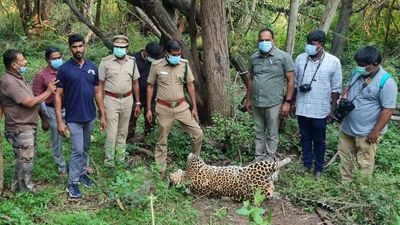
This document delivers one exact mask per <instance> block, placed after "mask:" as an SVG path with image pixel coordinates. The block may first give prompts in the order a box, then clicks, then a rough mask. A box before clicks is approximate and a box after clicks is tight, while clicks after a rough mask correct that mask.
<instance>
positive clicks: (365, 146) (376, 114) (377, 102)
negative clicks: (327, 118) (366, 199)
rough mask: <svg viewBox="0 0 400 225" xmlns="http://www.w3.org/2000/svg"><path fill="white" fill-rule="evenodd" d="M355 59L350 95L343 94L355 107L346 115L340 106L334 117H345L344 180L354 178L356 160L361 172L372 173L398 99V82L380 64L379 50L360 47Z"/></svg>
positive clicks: (342, 137) (342, 139) (341, 141)
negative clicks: (382, 137) (355, 65)
mask: <svg viewBox="0 0 400 225" xmlns="http://www.w3.org/2000/svg"><path fill="white" fill-rule="evenodd" d="M354 60H355V61H356V63H357V67H356V68H355V70H354V72H353V75H352V78H351V80H350V84H351V85H350V87H349V89H348V91H346V92H345V93H348V94H347V96H346V95H344V96H343V97H344V99H347V102H351V103H352V104H353V109H352V110H350V111H349V112H347V115H346V110H342V109H340V106H339V107H338V110H336V111H335V118H336V117H339V118H338V119H339V120H340V119H341V117H344V121H343V125H342V130H341V134H340V138H339V145H338V151H339V156H340V161H341V163H340V164H341V165H340V173H341V177H342V180H343V181H348V180H351V179H352V172H353V168H354V163H353V162H354V161H355V162H357V165H358V167H359V169H360V171H361V173H362V174H364V175H366V176H372V172H373V169H374V163H375V155H376V151H377V147H378V142H379V138H380V137H381V135H383V134H384V133H386V131H387V123H388V122H389V120H390V117H391V116H392V114H393V112H394V109H395V108H396V99H397V85H396V82H395V81H394V79H393V78H391V76H390V74H388V73H387V72H386V71H385V70H384V69H383V68H382V67H381V65H380V63H381V61H382V57H381V55H380V53H379V51H378V49H376V48H375V47H372V46H367V47H364V48H361V49H359V50H358V51H357V53H356V54H355V56H354ZM344 101H345V102H346V100H344ZM341 102H343V101H342V100H341ZM348 109H350V108H348Z"/></svg>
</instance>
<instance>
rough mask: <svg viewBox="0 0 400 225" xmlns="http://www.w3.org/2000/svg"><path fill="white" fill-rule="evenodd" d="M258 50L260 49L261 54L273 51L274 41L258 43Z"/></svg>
mask: <svg viewBox="0 0 400 225" xmlns="http://www.w3.org/2000/svg"><path fill="white" fill-rule="evenodd" d="M258 49H260V51H261V52H263V53H267V52H269V51H271V49H272V41H260V42H258Z"/></svg>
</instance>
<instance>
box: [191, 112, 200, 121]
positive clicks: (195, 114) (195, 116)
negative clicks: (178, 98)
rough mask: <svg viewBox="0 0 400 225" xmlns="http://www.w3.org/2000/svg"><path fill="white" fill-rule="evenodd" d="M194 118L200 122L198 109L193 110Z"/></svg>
mask: <svg viewBox="0 0 400 225" xmlns="http://www.w3.org/2000/svg"><path fill="white" fill-rule="evenodd" d="M192 118H194V119H195V120H196V121H197V122H199V115H198V114H197V109H192Z"/></svg>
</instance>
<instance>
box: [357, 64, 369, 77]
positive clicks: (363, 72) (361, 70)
mask: <svg viewBox="0 0 400 225" xmlns="http://www.w3.org/2000/svg"><path fill="white" fill-rule="evenodd" d="M366 69H367V66H366V67H363V66H357V67H356V68H355V69H354V72H356V73H358V74H360V75H361V76H367V75H368V74H369V72H368V71H367V70H366Z"/></svg>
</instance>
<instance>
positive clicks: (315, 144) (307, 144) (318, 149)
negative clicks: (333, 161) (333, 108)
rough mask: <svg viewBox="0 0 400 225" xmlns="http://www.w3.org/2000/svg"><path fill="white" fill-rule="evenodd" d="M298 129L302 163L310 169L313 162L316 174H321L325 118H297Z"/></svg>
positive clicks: (324, 148) (323, 155)
mask: <svg viewBox="0 0 400 225" xmlns="http://www.w3.org/2000/svg"><path fill="white" fill-rule="evenodd" d="M297 119H298V122H299V127H300V134H301V138H300V144H301V148H302V150H303V163H304V166H305V167H306V168H309V169H311V167H312V164H313V162H314V164H315V168H314V170H315V171H316V172H322V171H323V169H324V163H325V150H326V145H325V137H326V134H325V132H326V124H327V118H323V119H315V118H309V117H304V116H298V117H297Z"/></svg>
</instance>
